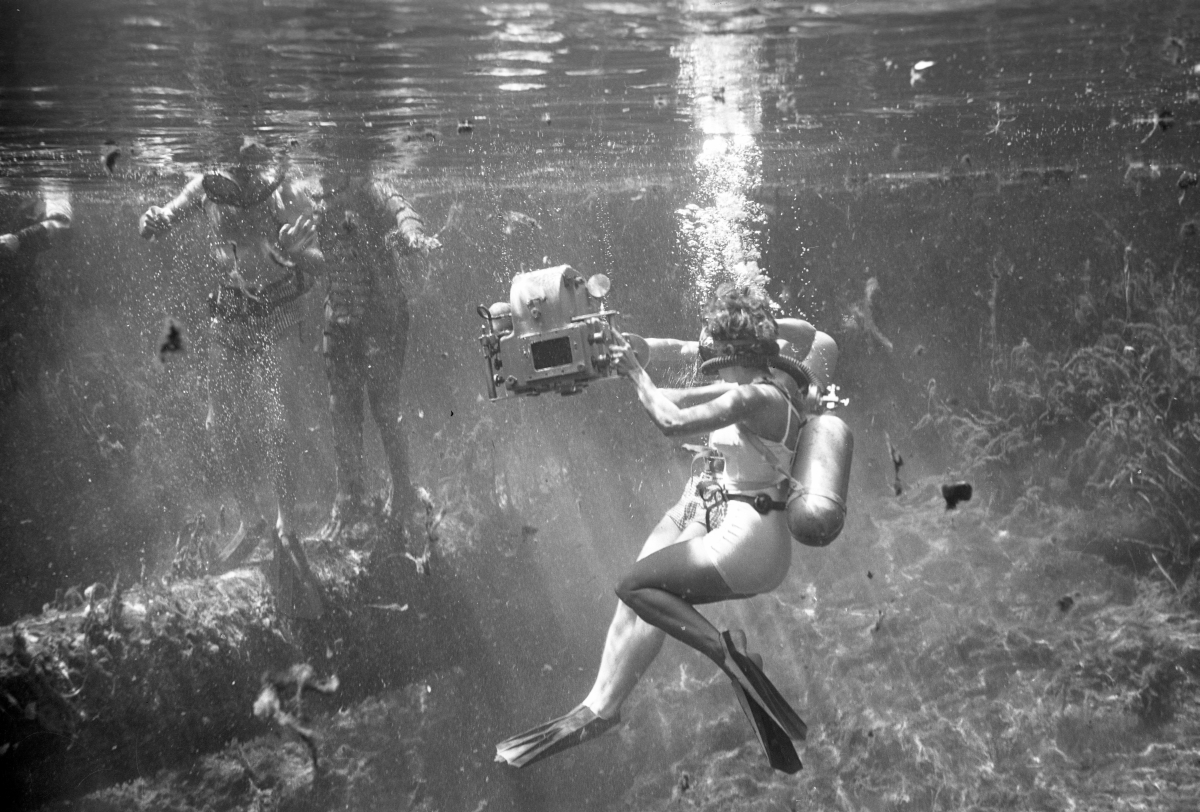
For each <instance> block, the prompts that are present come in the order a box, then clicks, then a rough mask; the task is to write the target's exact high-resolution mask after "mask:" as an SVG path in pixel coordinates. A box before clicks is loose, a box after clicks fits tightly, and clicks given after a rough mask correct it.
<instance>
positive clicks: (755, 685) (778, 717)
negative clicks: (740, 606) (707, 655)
mask: <svg viewBox="0 0 1200 812" xmlns="http://www.w3.org/2000/svg"><path fill="white" fill-rule="evenodd" d="M721 646H722V648H724V649H725V663H724V664H723V665H722V666H721V668H722V669H723V670H724V671H725V673H726V674H728V675H729V677H730V678H731V679H732V680H733V681H734V682H736V683H737V684H738V685H739V686H741V688H742V690H744V691H745V692H746V695H747V696H748V697H749V698H750V699H753V700H754V701H755V703H757V704H758V705H759V707H760V708H761V709H762V710H763V711H765V712H766V713H767V714H769V715H770V717H771V719H773V720H774V721H775V724H776V725H778V726H779V727H781V728H783V730H784V731H785V732H786V733H787V735H788V737H789V738H792V739H799V740H801V741H803V740H804V739H805V738H806V737H807V736H808V725H806V724H804V720H803V719H801V718H800V715H799V714H798V713H796V711H795V710H793V709H792V706H791V705H789V704H788V702H787V700H786V699H784V698H783V694H781V693H779V689H778V688H776V687H775V685H774V684H773V683H772V682H771V680H769V679H767V675H766V674H765V673H763V670H762V668H761V667H760V666H759V665H758V664H757V663H756V662H754V660H752V659H751V658H750V657H749V656H748V655H746V654H744V653H743V652H741V651H739V650H738V649H737V648H736V647H735V646H734V645H733V640H732V638H731V637H730V635H729V632H727V631H725V632H721Z"/></svg>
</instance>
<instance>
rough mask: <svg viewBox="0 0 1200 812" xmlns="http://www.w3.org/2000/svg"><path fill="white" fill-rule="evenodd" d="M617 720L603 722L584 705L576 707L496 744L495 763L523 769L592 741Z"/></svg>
mask: <svg viewBox="0 0 1200 812" xmlns="http://www.w3.org/2000/svg"><path fill="white" fill-rule="evenodd" d="M620 721H621V717H620V716H619V715H618V716H616V717H614V718H612V719H604V718H602V717H600V716H597V715H596V714H595V713H593V712H592V710H591V709H590V708H588V707H587V706H586V705H579V706H578V707H576V708H575V709H574V710H572V711H571V712H570V713H567V714H565V715H563V716H560V717H558V718H557V719H551V720H550V721H549V722H546V723H545V724H543V725H538V726H537V727H535V728H533V729H532V730H527V731H525V732H524V733H521V734H518V735H516V736H513V737H512V738H511V739H505V740H504V741H502V742H500V743H499V744H497V745H496V761H501V762H505V763H507V764H509V765H510V766H513V767H524V766H525V765H526V764H532V763H533V762H535V761H540V760H541V759H543V758H546V757H547V756H552V755H554V754H555V753H558V752H560V751H562V750H566V749H567V748H570V747H574V746H575V745H577V744H582V743H583V742H585V741H588V740H589V739H594V738H596V737H597V736H599V735H600V734H601V733H604V732H605V731H606V730H608V729H609V728H611V727H613V726H615V725H617V724H619V723H620Z"/></svg>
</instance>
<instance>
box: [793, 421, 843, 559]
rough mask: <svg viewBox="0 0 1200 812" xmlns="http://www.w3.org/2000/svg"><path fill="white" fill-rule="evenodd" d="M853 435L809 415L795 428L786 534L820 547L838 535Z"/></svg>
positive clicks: (840, 528) (841, 423)
mask: <svg viewBox="0 0 1200 812" xmlns="http://www.w3.org/2000/svg"><path fill="white" fill-rule="evenodd" d="M853 455H854V435H853V434H851V432H850V427H849V426H847V425H846V423H845V421H843V420H842V419H841V418H840V417H835V416H834V415H831V414H818V415H813V416H812V417H810V418H809V419H808V422H806V423H805V424H804V428H803V429H801V430H800V439H799V441H798V442H797V443H796V453H795V455H793V456H792V472H791V473H792V480H793V482H792V492H791V494H789V495H788V500H787V514H788V515H787V522H788V530H790V531H791V533H792V538H794V539H795V540H796V541H798V542H799V543H800V544H803V545H805V546H808V547H824V546H826V545H827V544H829V542H831V541H833V540H834V539H835V538H837V537H838V533H841V532H842V524H843V523H844V522H845V521H846V493H847V491H848V490H849V488H850V460H851V458H852V457H853Z"/></svg>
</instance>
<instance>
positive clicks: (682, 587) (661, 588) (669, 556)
mask: <svg viewBox="0 0 1200 812" xmlns="http://www.w3.org/2000/svg"><path fill="white" fill-rule="evenodd" d="M617 597H618V598H620V599H621V600H622V601H623V602H625V603H626V604H628V605H629V607H630V608H631V609H632V610H633V611H634V612H635V613H637V615H638V617H640V618H641V619H642V620H644V621H646V622H647V623H649V624H651V625H653V626H656V627H658V628H660V629H662V630H663V631H664V632H666V633H667V634H669V635H671V636H672V637H674V638H675V639H676V640H679V641H680V642H682V643H685V644H686V645H688V646H691V647H692V648H694V649H696V650H697V651H699V652H700V653H701V654H703V655H704V656H705V657H708V658H709V659H710V660H712V661H713V662H714V663H716V664H717V665H722V664H724V662H725V649H724V646H723V645H722V643H721V633H720V631H718V630H717V627H716V626H714V625H712V624H711V623H709V622H708V619H707V618H705V617H704V615H702V614H700V613H699V612H698V611H696V608H695V604H702V603H714V602H716V601H724V600H730V599H733V598H740V597H745V596H743V595H740V594H738V593H735V592H734V591H733V590H732V589H730V587H729V585H728V584H727V583H725V579H724V578H723V577H722V576H721V573H720V572H718V571H717V568H716V567H714V566H713V565H712V563H711V562H710V561H709V559H708V554H707V550H706V549H705V548H704V547H703V546H702V545H701V544H700V543H699V541H698V540H695V539H693V540H691V541H687V542H683V543H680V544H674V545H671V546H670V547H666V548H664V549H662V550H659V551H658V552H657V553H654V554H653V555H650V556H647V557H645V558H642V559H640V560H639V561H638V562H637V563H636V564H634V566H633V569H632V570H630V572H629V574H628V575H626V576H625V577H624V578H622V579H621V582H620V583H619V584H617Z"/></svg>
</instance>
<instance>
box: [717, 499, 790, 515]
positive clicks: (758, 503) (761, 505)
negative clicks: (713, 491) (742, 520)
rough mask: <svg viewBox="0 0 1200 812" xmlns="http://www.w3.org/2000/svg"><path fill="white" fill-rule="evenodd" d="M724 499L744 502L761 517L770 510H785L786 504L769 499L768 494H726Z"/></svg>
mask: <svg viewBox="0 0 1200 812" xmlns="http://www.w3.org/2000/svg"><path fill="white" fill-rule="evenodd" d="M725 498H726V499H733V500H736V501H738V502H746V503H747V504H749V505H750V506H751V507H752V508H754V509H755V510H757V511H758V512H759V513H761V514H762V515H763V516H766V515H767V514H768V513H770V512H771V511H772V510H786V509H787V502H777V501H775V500H774V499H772V498H771V496H770V494H766V493H726V494H725Z"/></svg>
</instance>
